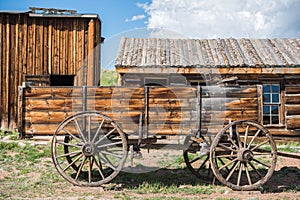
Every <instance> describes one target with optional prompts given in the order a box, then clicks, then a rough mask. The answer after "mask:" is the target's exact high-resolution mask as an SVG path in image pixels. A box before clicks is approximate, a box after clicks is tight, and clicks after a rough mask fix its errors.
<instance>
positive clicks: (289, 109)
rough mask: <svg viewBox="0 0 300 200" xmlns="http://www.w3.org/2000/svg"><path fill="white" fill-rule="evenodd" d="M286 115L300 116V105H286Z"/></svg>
mask: <svg viewBox="0 0 300 200" xmlns="http://www.w3.org/2000/svg"><path fill="white" fill-rule="evenodd" d="M285 110H286V115H300V105H285Z"/></svg>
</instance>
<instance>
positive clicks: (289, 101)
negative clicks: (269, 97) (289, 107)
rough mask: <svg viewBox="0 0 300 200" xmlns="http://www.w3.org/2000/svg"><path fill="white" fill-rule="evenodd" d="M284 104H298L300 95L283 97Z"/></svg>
mask: <svg viewBox="0 0 300 200" xmlns="http://www.w3.org/2000/svg"><path fill="white" fill-rule="evenodd" d="M285 103H286V104H300V93H299V94H287V95H285Z"/></svg>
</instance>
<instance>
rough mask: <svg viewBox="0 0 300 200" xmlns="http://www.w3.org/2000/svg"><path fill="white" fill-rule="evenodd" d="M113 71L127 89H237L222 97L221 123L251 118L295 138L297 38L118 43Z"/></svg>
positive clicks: (299, 106) (299, 128)
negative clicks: (156, 87) (222, 112)
mask: <svg viewBox="0 0 300 200" xmlns="http://www.w3.org/2000/svg"><path fill="white" fill-rule="evenodd" d="M115 68H116V71H117V73H118V76H119V84H120V85H122V86H126V87H140V86H144V85H161V86H168V87H172V86H180V85H186V86H191V87H193V86H197V85H200V86H207V85H221V86H223V87H224V88H226V87H236V88H240V89H239V90H240V91H239V92H237V93H235V94H234V93H232V92H231V91H232V90H229V91H227V92H225V94H224V95H223V97H222V96H221V97H222V98H224V99H226V100H225V102H224V104H225V105H226V106H225V108H223V109H224V120H225V121H229V120H239V119H240V120H242V119H253V120H256V121H258V122H259V123H261V124H263V125H264V126H265V127H267V128H268V129H269V130H270V132H271V133H272V134H273V135H274V136H276V137H277V136H278V137H281V138H285V137H289V138H294V139H297V140H299V139H300V39H299V38H293V39H280V38H278V39H234V38H228V39H159V38H122V40H121V42H120V47H119V51H118V55H117V58H116V62H115ZM243 88H245V89H243ZM216 92H217V93H218V91H216ZM212 93H214V92H212ZM212 93H210V94H209V95H210V96H211V97H212ZM220 93H223V92H220ZM202 97H203V96H202ZM215 97H217V96H215ZM237 97H238V98H237ZM222 102H223V101H222ZM205 104H206V102H205V101H204V102H203V105H204V106H205ZM217 104H218V102H217V103H216V102H215V103H214V105H213V107H218V105H217ZM213 107H210V109H211V110H213V109H212V108H213ZM205 119H206V118H205ZM211 119H212V118H211ZM209 121H211V120H209Z"/></svg>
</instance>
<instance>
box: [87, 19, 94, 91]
mask: <svg viewBox="0 0 300 200" xmlns="http://www.w3.org/2000/svg"><path fill="white" fill-rule="evenodd" d="M94 43H95V22H94V20H93V19H91V20H90V21H89V25H88V66H87V86H94V85H95V71H94V65H95V52H94Z"/></svg>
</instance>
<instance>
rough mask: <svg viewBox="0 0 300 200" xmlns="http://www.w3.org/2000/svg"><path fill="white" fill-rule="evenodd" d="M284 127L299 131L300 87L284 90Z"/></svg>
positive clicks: (287, 87) (291, 86) (288, 86)
mask: <svg viewBox="0 0 300 200" xmlns="http://www.w3.org/2000/svg"><path fill="white" fill-rule="evenodd" d="M285 111H286V125H287V128H288V129H300V85H287V86H286V88H285Z"/></svg>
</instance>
